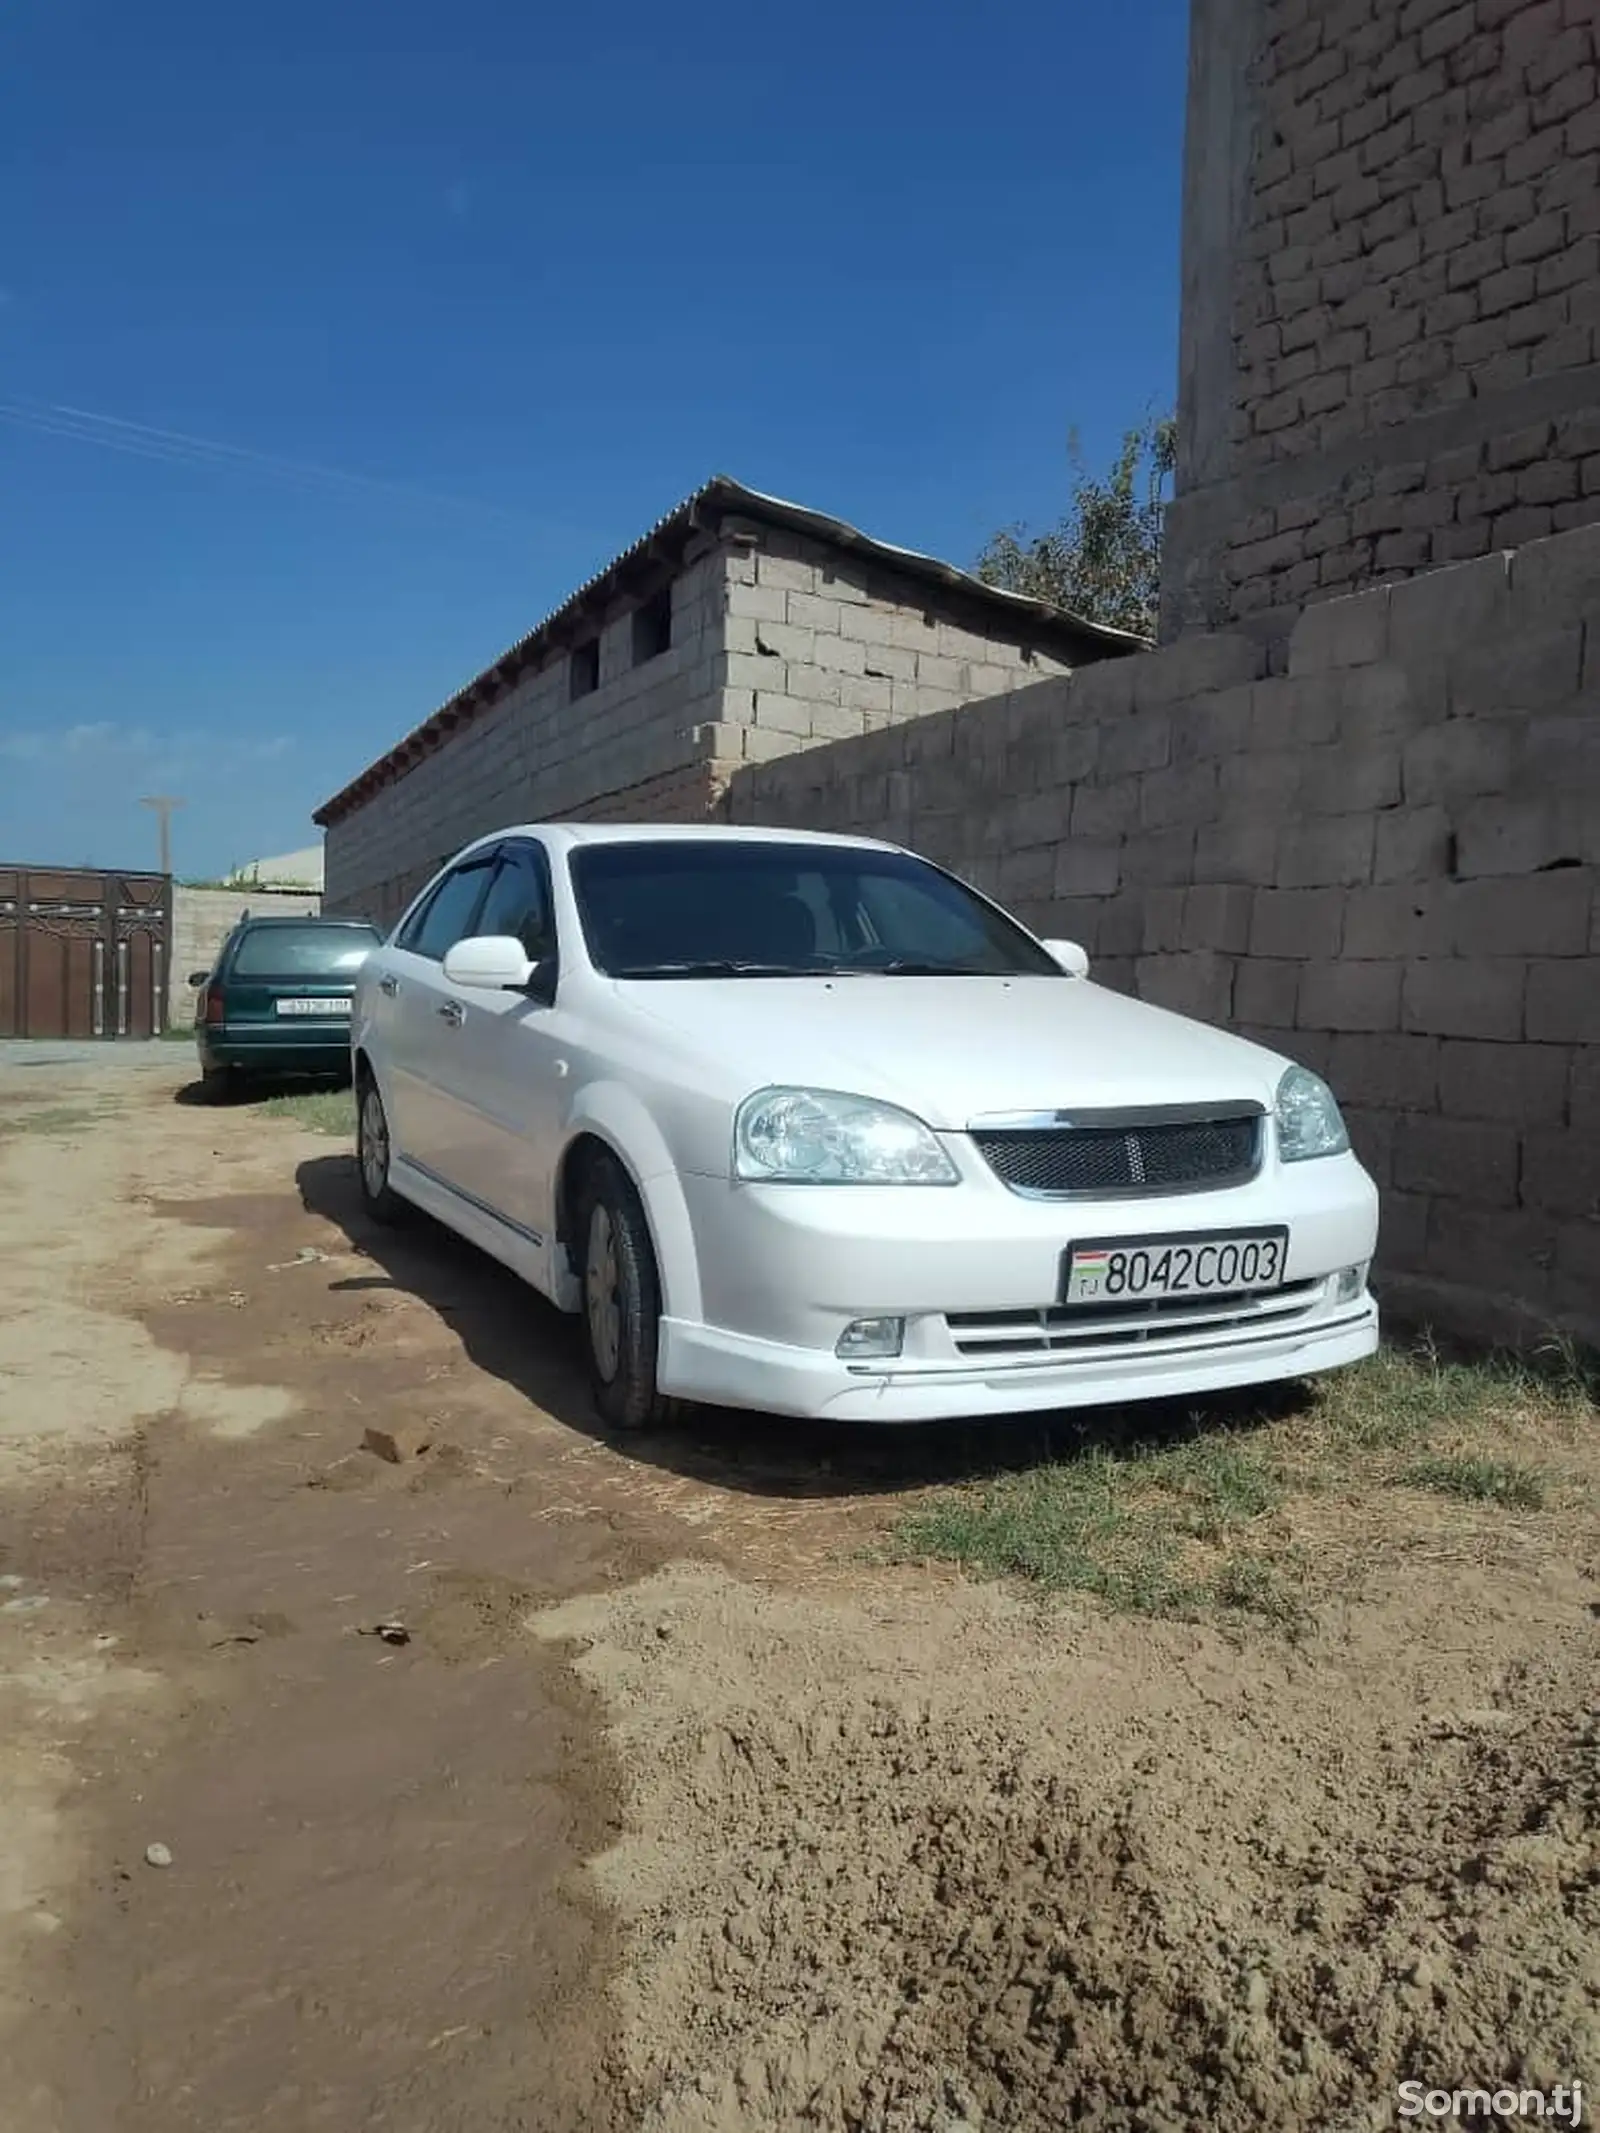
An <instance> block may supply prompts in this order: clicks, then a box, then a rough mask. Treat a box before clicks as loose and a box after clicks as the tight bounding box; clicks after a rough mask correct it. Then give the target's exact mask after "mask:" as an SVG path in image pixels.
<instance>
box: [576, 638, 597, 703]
mask: <svg viewBox="0 0 1600 2133" xmlns="http://www.w3.org/2000/svg"><path fill="white" fill-rule="evenodd" d="M569 671H570V686H569V689H568V694H569V696H570V697H571V699H572V701H573V702H574V703H576V702H577V700H578V698H579V697H580V696H593V694H594V692H595V690H596V689H598V688H599V686H600V640H599V638H598V637H591V638H590V639H589V641H588V643H587V644H580V645H579V646H578V647H577V649H576V650H575V651H574V653H573V655H572V665H571V668H570V670H569Z"/></svg>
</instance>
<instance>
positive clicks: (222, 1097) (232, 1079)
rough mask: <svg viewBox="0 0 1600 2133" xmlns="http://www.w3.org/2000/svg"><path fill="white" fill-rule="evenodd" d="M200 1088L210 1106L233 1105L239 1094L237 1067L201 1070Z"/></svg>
mask: <svg viewBox="0 0 1600 2133" xmlns="http://www.w3.org/2000/svg"><path fill="white" fill-rule="evenodd" d="M200 1087H201V1089H202V1090H203V1092H204V1094H205V1099H206V1102H207V1103H208V1104H227V1103H232V1101H233V1099H234V1098H235V1097H236V1096H237V1095H238V1093H239V1071H238V1069H237V1067H227V1066H204V1067H202V1068H201V1069H200Z"/></svg>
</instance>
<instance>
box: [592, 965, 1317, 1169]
mask: <svg viewBox="0 0 1600 2133" xmlns="http://www.w3.org/2000/svg"><path fill="white" fill-rule="evenodd" d="M617 992H618V994H619V996H621V997H623V998H625V999H626V1002H627V1005H628V1008H629V1010H630V1011H631V1012H632V1013H635V1014H638V1015H639V1016H641V1017H643V1018H644V1019H645V1021H646V1022H647V1023H648V1022H651V1021H653V1022H655V1023H656V1024H657V1025H662V1026H664V1027H663V1035H665V1034H666V1031H667V1030H669V1029H670V1031H671V1032H672V1034H673V1037H674V1038H675V1039H676V1040H677V1043H676V1044H675V1045H674V1047H673V1049H674V1050H677V1051H679V1053H680V1056H683V1057H684V1058H685V1060H686V1063H689V1062H693V1064H694V1066H695V1067H696V1068H697V1069H698V1068H702V1067H703V1071H700V1072H697V1074H696V1078H697V1080H698V1082H699V1085H700V1086H701V1087H704V1088H707V1089H710V1088H715V1089H716V1090H718V1092H719V1093H722V1094H725V1095H727V1097H728V1098H729V1100H730V1101H732V1102H738V1101H739V1100H741V1099H742V1098H743V1097H744V1096H746V1095H748V1094H749V1093H750V1091H751V1090H753V1089H757V1088H763V1087H766V1086H767V1085H769V1084H772V1083H784V1084H794V1085H800V1086H805V1087H812V1088H826V1089H843V1090H848V1091H849V1092H850V1093H851V1094H853V1095H860V1096H873V1097H877V1098H879V1099H881V1100H882V1101H884V1102H888V1103H895V1104H900V1105H902V1106H903V1107H904V1108H905V1109H907V1110H909V1111H913V1112H915V1113H916V1115H917V1116H918V1117H919V1118H921V1119H924V1120H925V1121H926V1122H927V1123H928V1124H929V1125H931V1126H936V1127H939V1128H941V1129H942V1130H945V1131H950V1132H959V1131H961V1130H962V1129H963V1128H965V1127H966V1126H967V1125H968V1124H969V1123H970V1122H971V1120H973V1119H974V1118H976V1117H980V1116H982V1115H983V1114H985V1113H989V1112H1007V1111H1054V1110H1066V1109H1072V1108H1084V1109H1088V1108H1094V1107H1102V1106H1117V1105H1133V1104H1173V1103H1215V1102H1233V1101H1234V1100H1235V1099H1238V1098H1244V1099H1245V1100H1247V1101H1248V1100H1254V1101H1256V1102H1259V1103H1261V1104H1263V1105H1265V1106H1267V1107H1268V1108H1270V1107H1271V1104H1272V1101H1273V1097H1274V1094H1275V1092H1276V1088H1277V1083H1278V1078H1279V1076H1280V1075H1281V1073H1282V1072H1283V1069H1284V1066H1285V1064H1286V1062H1285V1061H1284V1060H1282V1059H1280V1058H1278V1057H1277V1056H1276V1055H1275V1054H1274V1053H1271V1052H1268V1051H1265V1050H1263V1049H1262V1048H1261V1047H1260V1046H1259V1045H1255V1044H1251V1043H1248V1042H1247V1041H1246V1040H1245V1039H1243V1038H1241V1037H1234V1036H1230V1035H1229V1034H1228V1033H1227V1032H1226V1031H1224V1030H1219V1029H1213V1028H1211V1027H1210V1026H1209V1025H1207V1024H1205V1023H1202V1022H1192V1021H1190V1020H1189V1019H1188V1018H1187V1017H1185V1016H1182V1015H1174V1014H1169V1013H1168V1012H1167V1011H1166V1010H1165V1009H1163V1008H1158V1007H1152V1006H1150V1005H1148V1004H1147V1003H1146V1002H1144V1001H1140V1000H1132V999H1129V998H1128V996H1127V995H1126V994H1124V993H1117V992H1109V991H1107V990H1106V989H1105V988H1104V987H1103V986H1099V985H1094V984H1091V983H1090V982H1088V981H1087V980H1085V979H1071V978H1061V979H1056V978H1033V977H1020V978H983V977H967V978H913V977H863V978H835V979H825V978H815V979H813V978H779V979H770V980H766V979H759V978H751V979H745V978H740V979H687V980H683V979H673V980H666V981H649V982H640V983H628V984H619V985H618V986H617Z"/></svg>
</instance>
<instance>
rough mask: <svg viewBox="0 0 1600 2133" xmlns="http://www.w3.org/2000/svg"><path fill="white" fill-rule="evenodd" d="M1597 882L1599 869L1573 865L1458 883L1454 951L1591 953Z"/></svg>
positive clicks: (1452, 926) (1453, 905)
mask: <svg viewBox="0 0 1600 2133" xmlns="http://www.w3.org/2000/svg"><path fill="white" fill-rule="evenodd" d="M1596 880H1597V873H1596V869H1594V868H1593V867H1573V868H1560V869H1558V870H1557V871H1556V872H1554V873H1547V874H1529V875H1523V876H1517V875H1500V876H1496V875H1489V876H1486V877H1484V878H1482V879H1480V880H1477V881H1464V882H1460V883H1457V884H1456V885H1455V886H1454V887H1453V889H1452V892H1451V896H1450V934H1451V938H1450V942H1449V947H1450V948H1451V949H1452V950H1453V951H1454V952H1455V953H1456V954H1459V955H1534V956H1563V955H1578V956H1581V955H1587V954H1588V953H1589V952H1590V928H1591V924H1592V915H1593V912H1594V909H1595V885H1596ZM1424 952H1425V953H1432V952H1435V951H1433V950H1426V951H1424ZM1595 982H1596V984H1597V985H1600V976H1597V977H1596V980H1595Z"/></svg>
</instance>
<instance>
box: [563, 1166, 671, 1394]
mask: <svg viewBox="0 0 1600 2133" xmlns="http://www.w3.org/2000/svg"><path fill="white" fill-rule="evenodd" d="M577 1218H578V1220H577V1237H576V1244H577V1259H578V1265H579V1269H580V1272H581V1277H582V1286H583V1301H582V1305H581V1315H582V1319H583V1343H584V1352H585V1354H586V1356H587V1358H588V1364H589V1386H590V1390H591V1392H592V1393H593V1395H594V1404H595V1406H596V1407H597V1408H598V1409H599V1411H600V1418H601V1420H602V1421H603V1422H604V1423H605V1424H606V1425H607V1427H608V1428H610V1429H614V1430H619V1431H632V1430H641V1429H650V1428H653V1427H658V1426H659V1425H661V1424H662V1423H665V1422H668V1421H670V1420H671V1419H672V1417H673V1415H674V1413H675V1411H676V1408H677V1404H678V1403H677V1402H676V1401H675V1400H672V1399H669V1398H667V1397H666V1396H665V1395H664V1394H662V1393H661V1392H660V1391H659V1390H658V1389H657V1386H656V1352H657V1343H658V1339H659V1334H660V1326H661V1280H660V1276H659V1274H658V1273H657V1271H656V1257H655V1251H654V1249H653V1247H652V1246H651V1242H650V1230H649V1226H648V1224H647V1223H646V1221H645V1216H644V1208H643V1207H642V1206H641V1204H640V1201H639V1195H638V1193H637V1192H636V1191H635V1190H634V1188H633V1183H632V1181H631V1180H630V1179H629V1178H628V1176H627V1175H626V1173H625V1172H624V1171H623V1169H622V1168H621V1166H620V1165H619V1164H618V1163H617V1162H615V1161H614V1160H613V1159H612V1158H611V1157H610V1156H599V1157H597V1158H596V1159H595V1161H594V1162H593V1163H592V1164H591V1165H590V1167H589V1170H588V1172H587V1174H586V1175H585V1177H584V1180H583V1184H582V1187H581V1189H580V1191H579V1194H578V1202H577Z"/></svg>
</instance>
